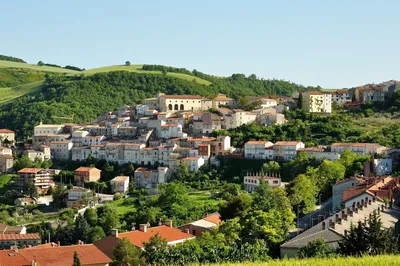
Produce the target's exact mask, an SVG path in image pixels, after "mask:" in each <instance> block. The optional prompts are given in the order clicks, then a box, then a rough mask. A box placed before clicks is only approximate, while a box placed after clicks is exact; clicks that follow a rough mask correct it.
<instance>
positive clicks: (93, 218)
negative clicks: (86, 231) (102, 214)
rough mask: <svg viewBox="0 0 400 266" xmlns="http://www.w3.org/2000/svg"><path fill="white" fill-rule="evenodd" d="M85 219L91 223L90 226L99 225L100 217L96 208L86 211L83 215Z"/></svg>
mask: <svg viewBox="0 0 400 266" xmlns="http://www.w3.org/2000/svg"><path fill="white" fill-rule="evenodd" d="M83 217H84V218H85V219H86V221H87V222H88V223H89V225H90V226H96V225H97V220H98V216H97V211H96V209H95V208H88V209H86V211H85V213H84V214H83Z"/></svg>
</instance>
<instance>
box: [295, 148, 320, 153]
mask: <svg viewBox="0 0 400 266" xmlns="http://www.w3.org/2000/svg"><path fill="white" fill-rule="evenodd" d="M298 151H315V152H323V151H324V149H323V148H318V147H309V148H301V149H298Z"/></svg>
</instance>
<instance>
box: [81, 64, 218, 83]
mask: <svg viewBox="0 0 400 266" xmlns="http://www.w3.org/2000/svg"><path fill="white" fill-rule="evenodd" d="M142 66H143V65H130V66H125V65H116V66H106V67H99V68H92V69H88V70H85V71H83V74H85V75H93V74H96V73H103V72H111V71H129V72H136V73H142V74H154V75H162V72H161V71H146V70H142ZM166 75H167V76H168V77H174V78H179V79H183V80H187V81H193V80H195V81H196V82H197V83H199V84H204V85H210V84H211V82H210V81H208V80H205V79H201V78H198V77H195V76H191V75H187V74H182V73H174V72H168V73H167V74H166Z"/></svg>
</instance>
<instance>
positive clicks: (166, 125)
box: [162, 124, 180, 127]
mask: <svg viewBox="0 0 400 266" xmlns="http://www.w3.org/2000/svg"><path fill="white" fill-rule="evenodd" d="M178 126H180V125H179V124H165V125H162V127H178Z"/></svg>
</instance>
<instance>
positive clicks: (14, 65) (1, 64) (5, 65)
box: [0, 60, 80, 74]
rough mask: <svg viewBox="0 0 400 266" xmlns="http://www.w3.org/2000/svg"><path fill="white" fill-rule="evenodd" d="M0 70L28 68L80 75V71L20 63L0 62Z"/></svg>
mask: <svg viewBox="0 0 400 266" xmlns="http://www.w3.org/2000/svg"><path fill="white" fill-rule="evenodd" d="M0 68H23V69H25V68H27V69H31V70H37V71H42V72H54V73H67V74H79V73H80V72H79V71H75V70H71V69H65V68H60V67H50V66H38V65H32V64H25V63H18V62H12V61H4V60H0Z"/></svg>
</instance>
